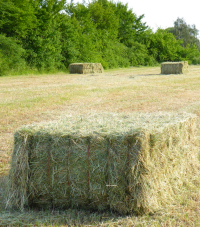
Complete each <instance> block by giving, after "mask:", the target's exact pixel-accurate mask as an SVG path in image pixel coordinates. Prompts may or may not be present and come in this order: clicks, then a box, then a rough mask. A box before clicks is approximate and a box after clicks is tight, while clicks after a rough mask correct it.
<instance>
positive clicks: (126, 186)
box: [7, 113, 200, 214]
mask: <svg viewBox="0 0 200 227" xmlns="http://www.w3.org/2000/svg"><path fill="white" fill-rule="evenodd" d="M196 119H197V118H196V117H195V116H194V115H191V114H186V113H182V114H175V113H157V114H155V113H154V114H132V115H123V114H111V113H104V114H101V115H97V114H90V115H88V116H87V117H85V116H77V117H72V116H68V117H66V119H63V120H60V121H57V122H50V123H49V124H40V125H30V126H26V127H23V128H21V129H19V130H17V131H16V133H15V135H14V141H15V142H14V151H13V155H12V163H11V169H10V173H9V179H10V186H9V195H8V198H7V207H10V208H11V207H12V208H13V207H16V208H19V209H21V210H23V209H24V207H26V206H27V205H28V206H32V205H33V206H35V205H36V206H39V207H48V208H52V207H58V208H69V207H72V208H74V207H80V208H85V209H95V210H105V209H111V210H113V211H117V212H119V213H121V214H128V213H133V212H134V213H135V212H136V213H139V214H142V213H149V212H153V211H155V210H157V209H160V208H162V207H164V206H166V205H169V204H173V203H174V202H175V201H176V200H177V199H178V197H179V196H180V195H181V194H183V193H184V191H185V190H186V189H188V190H191V187H192V188H193V190H194V188H195V187H196V185H195V184H197V179H196V178H197V172H198V171H199V169H200V168H199V161H198V149H197V148H198V147H197V143H196V134H195V131H196ZM195 182H196V183H195Z"/></svg>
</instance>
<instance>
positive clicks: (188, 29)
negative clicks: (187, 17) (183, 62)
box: [167, 18, 200, 49]
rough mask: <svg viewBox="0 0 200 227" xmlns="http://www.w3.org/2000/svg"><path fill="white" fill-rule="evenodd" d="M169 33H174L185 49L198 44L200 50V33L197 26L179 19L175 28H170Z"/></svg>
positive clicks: (175, 23)
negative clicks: (199, 37)
mask: <svg viewBox="0 0 200 227" xmlns="http://www.w3.org/2000/svg"><path fill="white" fill-rule="evenodd" d="M167 31H168V32H170V33H172V34H173V35H174V36H175V37H176V39H181V40H182V41H183V43H182V45H183V47H186V46H187V45H188V44H189V45H194V44H196V45H197V47H199V49H200V41H199V39H198V34H199V31H198V29H197V28H196V26H195V25H194V24H193V25H189V24H187V23H186V22H185V21H184V19H183V18H177V20H176V21H175V22H174V27H171V28H168V29H167Z"/></svg>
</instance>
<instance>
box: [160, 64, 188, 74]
mask: <svg viewBox="0 0 200 227" xmlns="http://www.w3.org/2000/svg"><path fill="white" fill-rule="evenodd" d="M187 72H188V62H187V61H182V62H164V63H162V64H161V74H184V73H187Z"/></svg>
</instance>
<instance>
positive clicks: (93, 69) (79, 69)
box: [69, 63, 103, 74]
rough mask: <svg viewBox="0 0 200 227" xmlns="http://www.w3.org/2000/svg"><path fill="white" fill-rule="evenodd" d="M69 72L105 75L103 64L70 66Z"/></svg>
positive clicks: (75, 64) (76, 64) (74, 64)
mask: <svg viewBox="0 0 200 227" xmlns="http://www.w3.org/2000/svg"><path fill="white" fill-rule="evenodd" d="M69 72H70V73H72V74H75V73H78V74H88V73H103V67H102V65H101V63H73V64H70V66H69Z"/></svg>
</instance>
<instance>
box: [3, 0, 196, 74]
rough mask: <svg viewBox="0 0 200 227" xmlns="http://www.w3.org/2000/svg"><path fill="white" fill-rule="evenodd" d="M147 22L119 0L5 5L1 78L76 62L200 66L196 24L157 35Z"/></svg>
mask: <svg viewBox="0 0 200 227" xmlns="http://www.w3.org/2000/svg"><path fill="white" fill-rule="evenodd" d="M143 20H144V15H140V16H137V15H136V14H135V13H134V12H133V10H132V9H129V8H128V4H123V3H122V2H119V1H118V2H113V1H110V0H92V1H90V2H89V3H88V4H86V3H85V2H84V1H83V3H77V4H75V3H74V2H73V0H72V1H71V2H70V3H68V2H67V1H66V0H34V1H33V0H1V1H0V65H1V72H0V75H4V74H6V73H8V72H10V73H11V72H13V71H17V72H21V71H22V68H23V69H28V68H34V69H37V70H38V71H54V70H65V69H67V68H68V66H69V64H70V63H74V62H101V63H102V65H103V66H104V68H117V67H128V66H138V65H154V64H156V63H159V62H162V61H179V60H188V61H189V62H190V63H194V64H199V63H200V52H199V50H200V44H199V40H198V38H197V36H198V30H197V29H196V27H195V25H192V26H190V25H187V24H186V22H185V21H184V20H183V19H180V18H178V19H177V21H176V22H175V23H174V27H173V28H168V29H166V30H163V29H158V30H157V31H156V32H153V31H152V30H151V29H150V28H148V26H147V25H146V23H145V22H143ZM11 47H12V49H11ZM6 49H7V51H6ZM19 69H20V70H21V71H20V70H19Z"/></svg>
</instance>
